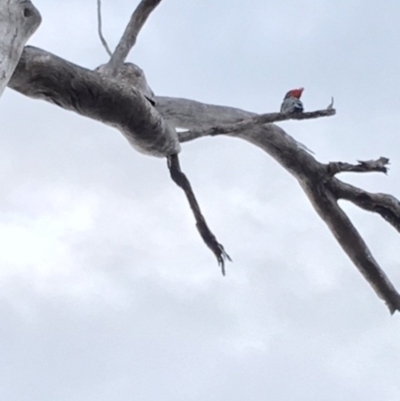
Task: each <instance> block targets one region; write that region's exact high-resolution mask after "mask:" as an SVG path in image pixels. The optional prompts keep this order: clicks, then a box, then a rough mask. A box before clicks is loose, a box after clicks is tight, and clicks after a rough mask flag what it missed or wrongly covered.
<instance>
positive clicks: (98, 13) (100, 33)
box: [97, 0, 112, 57]
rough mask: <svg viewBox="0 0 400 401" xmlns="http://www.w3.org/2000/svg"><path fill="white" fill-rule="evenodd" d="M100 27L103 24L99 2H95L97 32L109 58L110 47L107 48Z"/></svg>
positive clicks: (110, 53) (99, 0) (98, 0)
mask: <svg viewBox="0 0 400 401" xmlns="http://www.w3.org/2000/svg"><path fill="white" fill-rule="evenodd" d="M102 25H103V23H102V18H101V0H97V32H98V34H99V38H100V41H101V44H102V45H103V47H104V49H106V52H107V54H108V55H109V56H110V57H111V56H112V51H111V50H110V47H109V46H108V43H107V41H106V39H105V37H104V36H103V29H102Z"/></svg>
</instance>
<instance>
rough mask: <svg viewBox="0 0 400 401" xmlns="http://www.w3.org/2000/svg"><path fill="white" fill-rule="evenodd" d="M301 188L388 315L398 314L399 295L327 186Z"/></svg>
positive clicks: (307, 184) (309, 184)
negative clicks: (378, 298)
mask: <svg viewBox="0 0 400 401" xmlns="http://www.w3.org/2000/svg"><path fill="white" fill-rule="evenodd" d="M302 186H303V188H304V191H305V192H306V194H307V195H308V198H309V199H310V200H311V202H312V204H313V206H314V208H315V210H316V211H317V212H318V214H319V216H320V217H321V218H322V219H323V220H324V221H325V223H326V224H327V225H328V227H329V229H330V230H331V232H332V234H333V235H334V237H335V238H336V240H337V241H338V243H339V244H340V246H341V247H342V249H343V250H344V251H345V252H346V253H347V255H348V256H349V258H350V259H351V260H352V261H353V263H354V264H355V265H356V267H357V268H358V270H359V271H360V273H361V274H362V275H363V276H364V277H365V279H366V280H367V281H368V282H369V283H370V284H371V286H372V287H373V289H374V290H375V292H376V293H377V295H378V296H379V297H380V298H382V299H383V300H384V301H385V302H386V305H387V306H388V308H389V310H390V312H391V313H392V314H393V313H394V312H395V311H396V310H397V311H400V294H399V293H398V292H397V291H396V289H395V287H394V286H393V284H392V283H391V282H390V280H389V279H388V277H387V276H386V274H385V273H384V272H383V270H382V269H381V267H380V266H379V264H378V263H377V262H376V260H375V259H374V257H373V256H372V254H371V252H370V250H369V248H368V246H367V245H366V243H365V242H364V240H363V239H362V238H361V236H360V234H359V233H358V231H357V230H356V228H355V227H354V226H353V224H352V223H351V221H350V219H349V218H348V217H347V216H346V214H345V213H344V212H343V210H342V209H341V208H340V207H339V206H338V204H337V202H336V199H335V197H334V196H333V195H332V193H331V192H330V191H329V190H328V189H327V188H326V186H324V185H316V183H315V182H312V183H311V182H310V183H305V182H302Z"/></svg>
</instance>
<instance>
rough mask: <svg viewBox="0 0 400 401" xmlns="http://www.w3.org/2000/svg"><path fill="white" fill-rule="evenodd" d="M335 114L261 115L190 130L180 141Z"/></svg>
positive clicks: (333, 111)
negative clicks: (260, 125) (261, 125)
mask: <svg viewBox="0 0 400 401" xmlns="http://www.w3.org/2000/svg"><path fill="white" fill-rule="evenodd" d="M335 114H336V110H335V109H325V110H317V111H310V112H304V113H292V114H288V113H267V114H260V115H256V116H254V117H251V118H249V119H246V120H243V121H240V122H235V123H234V124H223V125H215V126H212V127H208V128H201V129H197V130H196V129H194V130H190V131H188V132H185V133H184V135H182V136H181V138H180V141H181V142H187V141H191V140H193V139H197V138H201V137H204V136H215V135H223V134H232V133H234V132H236V131H242V130H246V129H251V128H252V127H253V126H254V125H259V124H269V123H275V122H279V121H285V120H307V119H313V118H319V117H330V116H333V115H335Z"/></svg>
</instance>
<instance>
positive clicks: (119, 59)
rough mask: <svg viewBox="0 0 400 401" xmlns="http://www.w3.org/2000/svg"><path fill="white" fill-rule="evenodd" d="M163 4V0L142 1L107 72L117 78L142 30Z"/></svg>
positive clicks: (109, 63) (112, 57)
mask: <svg viewBox="0 0 400 401" xmlns="http://www.w3.org/2000/svg"><path fill="white" fill-rule="evenodd" d="M160 3H161V0H142V1H141V2H140V4H139V5H138V6H137V8H136V10H135V11H134V12H133V14H132V16H131V19H130V21H129V23H128V25H127V27H126V29H125V32H124V33H123V35H122V38H121V40H120V42H119V43H118V46H117V47H116V49H115V51H114V53H113V55H112V56H111V59H110V61H109V62H108V64H107V71H108V73H109V74H110V75H112V76H115V75H116V74H117V72H118V70H119V69H120V68H121V67H122V65H123V64H124V62H125V60H126V58H127V57H128V54H129V52H130V51H131V49H132V47H133V46H134V45H135V43H136V40H137V37H138V35H139V32H140V30H141V29H142V27H143V25H144V24H145V22H146V20H147V18H148V17H149V15H150V14H151V13H152V11H153V10H154V9H155V8H156V7H157V6H158V5H159V4H160Z"/></svg>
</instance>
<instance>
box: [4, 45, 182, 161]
mask: <svg viewBox="0 0 400 401" xmlns="http://www.w3.org/2000/svg"><path fill="white" fill-rule="evenodd" d="M9 86H10V88H12V89H15V90H16V91H18V92H21V93H23V94H24V95H26V96H29V97H31V98H35V99H43V100H46V101H48V102H51V103H54V104H56V105H58V106H60V107H62V108H64V109H67V110H72V111H74V112H76V113H78V114H81V115H83V116H86V117H89V118H92V119H94V120H97V121H101V122H103V123H104V124H107V125H110V126H112V127H114V128H117V129H118V130H119V131H120V132H122V134H123V135H124V136H125V137H126V138H127V140H128V141H129V143H130V144H131V145H132V146H134V147H135V148H136V149H137V150H139V151H140V152H142V153H146V154H151V155H153V156H157V157H165V156H168V155H170V154H176V153H178V152H179V151H180V144H179V140H178V135H177V133H176V131H175V129H174V128H173V127H172V126H170V125H169V124H167V123H166V122H165V121H164V119H163V118H162V117H161V115H160V114H159V113H158V112H157V110H156V109H155V108H154V107H153V106H152V105H151V103H150V102H149V101H148V100H147V99H146V98H145V96H144V95H143V94H142V93H141V92H140V90H138V89H136V88H135V87H133V86H127V85H126V84H124V82H121V83H120V82H119V81H117V80H114V79H112V78H110V77H104V76H103V75H101V74H99V73H97V72H95V71H90V70H88V69H86V68H83V67H80V66H78V65H75V64H73V63H70V62H68V61H66V60H64V59H62V58H60V57H57V56H55V55H54V54H51V53H48V52H46V51H44V50H41V49H38V48H35V47H31V46H27V47H26V48H25V50H24V52H23V54H22V56H21V60H20V63H19V64H18V66H17V68H16V70H15V73H14V75H13V76H12V78H11V80H10V82H9Z"/></svg>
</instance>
